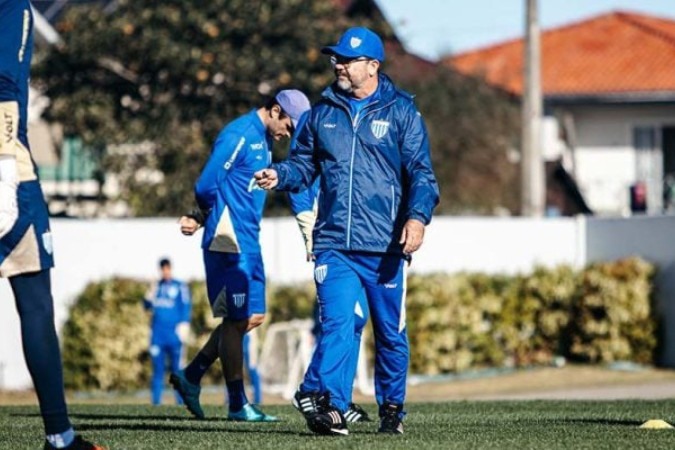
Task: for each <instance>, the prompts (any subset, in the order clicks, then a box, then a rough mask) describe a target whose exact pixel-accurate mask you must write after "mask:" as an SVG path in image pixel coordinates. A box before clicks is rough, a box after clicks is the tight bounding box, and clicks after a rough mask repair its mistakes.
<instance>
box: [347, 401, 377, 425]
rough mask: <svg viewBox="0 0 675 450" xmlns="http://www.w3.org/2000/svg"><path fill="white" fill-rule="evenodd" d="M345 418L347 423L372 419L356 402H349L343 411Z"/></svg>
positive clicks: (370, 420)
mask: <svg viewBox="0 0 675 450" xmlns="http://www.w3.org/2000/svg"><path fill="white" fill-rule="evenodd" d="M345 420H346V421H347V422H348V423H355V422H372V419H371V418H370V417H368V413H367V412H366V411H365V410H364V409H363V408H361V407H360V406H359V405H357V404H356V403H350V404H349V408H347V412H346V413H345Z"/></svg>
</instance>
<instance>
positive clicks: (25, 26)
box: [0, 0, 100, 449]
mask: <svg viewBox="0 0 675 450" xmlns="http://www.w3.org/2000/svg"><path fill="white" fill-rule="evenodd" d="M32 55H33V13H32V11H31V5H30V2H29V1H28V0H0V277H6V278H8V279H9V283H10V285H11V288H12V292H13V294H14V298H15V303H16V307H17V310H18V313H19V320H20V321H21V341H22V343H23V353H24V357H25V360H26V365H27V366H28V371H29V372H30V375H31V379H32V380H33V385H34V387H35V392H36V393H37V397H38V403H39V404H40V414H41V416H42V422H43V425H44V429H45V435H46V439H45V442H44V448H45V449H54V448H67V449H97V448H100V447H97V446H95V445H93V444H91V443H90V442H87V441H85V440H83V439H82V438H81V437H80V436H76V435H75V432H74V431H73V427H72V425H71V423H70V420H69V418H68V410H67V407H66V401H65V397H64V393H63V369H62V366H61V353H60V350H59V342H58V338H57V336H56V330H55V328H54V300H53V299H52V293H51V278H50V270H51V268H52V267H54V259H53V254H52V251H53V247H52V235H51V232H50V228H49V215H48V211H47V205H46V203H45V200H44V196H43V195H42V189H41V188H40V182H39V180H38V175H37V168H36V167H35V164H34V163H33V160H32V158H31V153H30V146H29V145H28V121H27V118H28V80H29V78H30V63H31V58H32ZM8 300H9V299H7V298H3V299H0V301H8ZM17 347H18V346H17ZM16 350H17V351H18V348H17V349H16Z"/></svg>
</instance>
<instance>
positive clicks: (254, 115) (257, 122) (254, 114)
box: [248, 109, 267, 136]
mask: <svg viewBox="0 0 675 450" xmlns="http://www.w3.org/2000/svg"><path fill="white" fill-rule="evenodd" d="M248 114H249V116H251V123H252V124H253V126H254V127H255V129H256V130H257V131H259V132H260V134H262V135H264V136H267V128H265V124H264V123H263V122H262V120H261V119H260V116H258V110H257V109H252V110H251V111H250V112H249V113H248Z"/></svg>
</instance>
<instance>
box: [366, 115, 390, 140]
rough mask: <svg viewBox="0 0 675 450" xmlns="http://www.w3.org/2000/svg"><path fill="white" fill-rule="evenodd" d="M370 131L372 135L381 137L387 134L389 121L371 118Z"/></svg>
mask: <svg viewBox="0 0 675 450" xmlns="http://www.w3.org/2000/svg"><path fill="white" fill-rule="evenodd" d="M370 131H372V132H373V136H375V137H376V138H378V139H382V138H383V137H384V135H385V134H387V131H389V122H388V121H386V120H373V121H372V122H371V123H370Z"/></svg>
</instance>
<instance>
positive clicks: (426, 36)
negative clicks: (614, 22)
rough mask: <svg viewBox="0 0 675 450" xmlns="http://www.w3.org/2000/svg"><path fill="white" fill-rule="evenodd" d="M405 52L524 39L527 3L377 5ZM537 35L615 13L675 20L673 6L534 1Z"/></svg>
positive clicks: (431, 53)
mask: <svg viewBox="0 0 675 450" xmlns="http://www.w3.org/2000/svg"><path fill="white" fill-rule="evenodd" d="M376 1H377V4H378V6H379V7H380V9H381V10H382V12H383V13H384V15H385V17H386V18H387V20H388V21H389V23H390V24H392V25H393V26H394V29H395V30H396V34H397V36H398V37H399V39H401V40H402V41H403V44H404V45H405V47H406V49H407V50H408V51H410V52H412V53H415V54H417V55H419V56H422V57H425V58H427V59H430V60H436V59H438V58H439V57H440V56H442V55H446V54H449V53H455V54H456V53H461V52H464V51H467V50H472V49H476V48H480V47H484V46H487V45H491V44H495V43H498V42H501V41H504V40H508V39H513V38H518V37H520V36H522V35H523V30H524V22H525V2H526V0H376ZM538 4H539V24H540V26H541V27H542V29H546V28H551V27H556V26H560V25H565V24H568V23H572V22H577V21H579V20H583V19H586V18H589V17H593V16H597V15H600V14H604V13H607V12H610V11H614V10H624V11H631V12H638V13H645V14H648V15H655V16H660V17H664V18H670V19H673V20H675V0H539V3H538Z"/></svg>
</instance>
